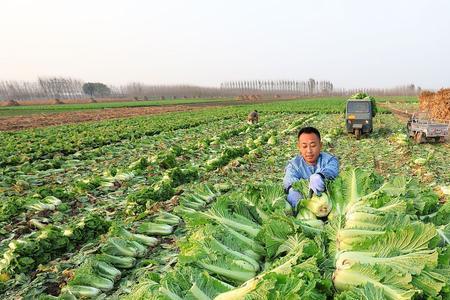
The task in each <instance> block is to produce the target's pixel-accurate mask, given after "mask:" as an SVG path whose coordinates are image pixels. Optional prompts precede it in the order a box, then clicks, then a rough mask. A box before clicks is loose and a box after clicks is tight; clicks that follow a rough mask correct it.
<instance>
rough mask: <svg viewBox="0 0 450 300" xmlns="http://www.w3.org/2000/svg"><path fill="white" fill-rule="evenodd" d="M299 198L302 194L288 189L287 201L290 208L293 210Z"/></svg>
mask: <svg viewBox="0 0 450 300" xmlns="http://www.w3.org/2000/svg"><path fill="white" fill-rule="evenodd" d="M301 198H302V194H300V193H299V192H297V191H296V190H294V189H289V194H288V196H287V201H288V202H289V204H290V205H291V206H292V208H295V207H296V206H297V203H298V202H299V201H300V199H301Z"/></svg>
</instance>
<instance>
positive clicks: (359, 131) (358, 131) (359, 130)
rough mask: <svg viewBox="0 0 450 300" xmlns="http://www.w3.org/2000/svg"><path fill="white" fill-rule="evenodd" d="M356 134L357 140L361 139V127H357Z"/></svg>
mask: <svg viewBox="0 0 450 300" xmlns="http://www.w3.org/2000/svg"><path fill="white" fill-rule="evenodd" d="M355 136H356V139H357V140H359V139H361V129H359V128H358V129H355Z"/></svg>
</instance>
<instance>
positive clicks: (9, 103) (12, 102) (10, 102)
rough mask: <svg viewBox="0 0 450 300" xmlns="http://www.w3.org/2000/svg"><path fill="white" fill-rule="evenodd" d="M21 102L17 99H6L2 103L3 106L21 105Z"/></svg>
mask: <svg viewBox="0 0 450 300" xmlns="http://www.w3.org/2000/svg"><path fill="white" fill-rule="evenodd" d="M19 105H20V104H19V102H17V101H16V100H8V101H5V102H3V103H2V104H1V106H19Z"/></svg>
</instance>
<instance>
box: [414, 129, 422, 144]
mask: <svg viewBox="0 0 450 300" xmlns="http://www.w3.org/2000/svg"><path fill="white" fill-rule="evenodd" d="M422 135H423V134H422V132H416V136H415V137H414V139H415V140H416V143H417V144H421V143H422Z"/></svg>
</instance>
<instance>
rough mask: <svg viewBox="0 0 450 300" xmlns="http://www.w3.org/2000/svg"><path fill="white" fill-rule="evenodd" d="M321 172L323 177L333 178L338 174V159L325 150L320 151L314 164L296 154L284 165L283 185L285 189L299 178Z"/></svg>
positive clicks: (307, 177) (305, 177)
mask: <svg viewBox="0 0 450 300" xmlns="http://www.w3.org/2000/svg"><path fill="white" fill-rule="evenodd" d="M315 173H321V174H322V175H323V176H324V177H325V179H334V178H336V177H337V176H338V174H339V161H338V159H337V158H336V157H335V156H333V155H331V154H329V153H326V152H320V154H319V157H318V158H317V163H316V165H315V166H311V165H309V164H307V163H306V161H305V160H304V159H303V157H302V156H301V155H297V156H296V157H294V158H293V159H291V160H290V161H289V163H288V164H287V166H286V169H285V174H284V179H283V185H284V188H285V189H287V188H288V187H290V186H291V185H292V184H293V183H294V182H296V181H298V180H300V179H309V177H310V176H311V175H312V174H315Z"/></svg>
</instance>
